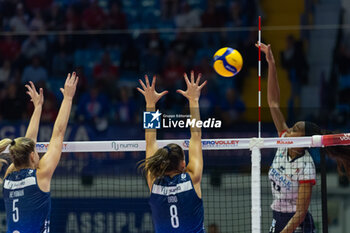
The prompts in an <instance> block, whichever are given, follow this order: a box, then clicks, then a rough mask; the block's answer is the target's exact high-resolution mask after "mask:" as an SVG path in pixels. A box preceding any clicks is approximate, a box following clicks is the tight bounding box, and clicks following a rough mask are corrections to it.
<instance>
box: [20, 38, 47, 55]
mask: <svg viewBox="0 0 350 233" xmlns="http://www.w3.org/2000/svg"><path fill="white" fill-rule="evenodd" d="M22 55H23V56H24V58H25V59H27V60H28V59H31V58H32V57H33V56H39V57H41V58H45V55H46V40H45V38H39V37H38V36H37V34H36V33H34V32H32V33H31V35H30V36H29V37H28V39H26V40H25V41H24V42H23V44H22Z"/></svg>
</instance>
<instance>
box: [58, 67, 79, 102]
mask: <svg viewBox="0 0 350 233" xmlns="http://www.w3.org/2000/svg"><path fill="white" fill-rule="evenodd" d="M78 80H79V77H78V76H76V73H75V72H73V73H72V75H71V74H70V73H68V75H67V79H66V82H65V84H64V89H63V88H60V91H61V92H62V94H63V96H64V98H69V99H73V97H74V94H75V90H76V88H77V84H78Z"/></svg>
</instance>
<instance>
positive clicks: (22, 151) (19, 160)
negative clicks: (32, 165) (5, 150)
mask: <svg viewBox="0 0 350 233" xmlns="http://www.w3.org/2000/svg"><path fill="white" fill-rule="evenodd" d="M34 149H35V142H34V141H33V140H32V139H30V138H25V137H20V138H16V139H15V140H13V141H12V143H11V146H10V148H9V151H10V157H11V160H12V162H13V164H14V165H15V167H21V166H26V165H29V155H30V153H32V152H33V151H34Z"/></svg>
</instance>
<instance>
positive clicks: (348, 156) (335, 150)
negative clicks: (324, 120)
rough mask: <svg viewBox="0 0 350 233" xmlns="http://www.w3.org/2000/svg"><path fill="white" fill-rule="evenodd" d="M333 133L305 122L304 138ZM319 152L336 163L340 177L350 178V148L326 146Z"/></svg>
mask: <svg viewBox="0 0 350 233" xmlns="http://www.w3.org/2000/svg"><path fill="white" fill-rule="evenodd" d="M335 133H336V132H332V131H330V130H324V129H321V128H320V127H319V126H318V125H316V124H315V123H312V122H308V121H305V136H312V135H325V134H335ZM321 150H323V151H324V152H325V153H326V154H327V155H328V157H330V158H332V159H334V160H335V161H336V162H337V169H338V173H339V174H340V175H346V176H348V177H349V178H350V146H327V147H323V148H321Z"/></svg>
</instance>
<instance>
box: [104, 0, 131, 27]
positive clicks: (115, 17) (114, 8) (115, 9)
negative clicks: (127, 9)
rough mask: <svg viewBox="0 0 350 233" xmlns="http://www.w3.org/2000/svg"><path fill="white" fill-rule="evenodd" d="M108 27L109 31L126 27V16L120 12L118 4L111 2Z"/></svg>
mask: <svg viewBox="0 0 350 233" xmlns="http://www.w3.org/2000/svg"><path fill="white" fill-rule="evenodd" d="M108 27H109V28H110V29H126V28H127V27H128V25H127V20H126V15H125V14H124V12H123V11H122V6H121V3H120V2H112V4H111V6H110V11H109V15H108Z"/></svg>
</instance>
